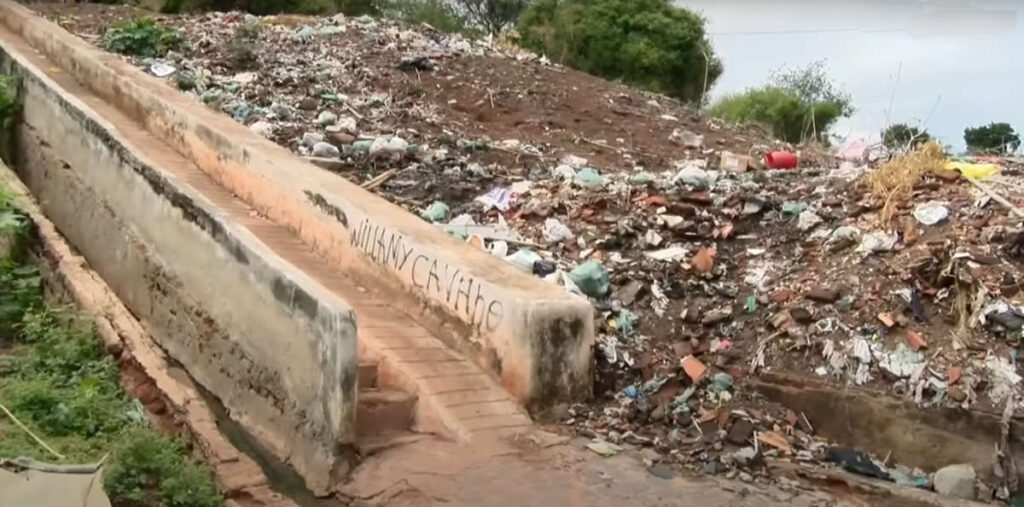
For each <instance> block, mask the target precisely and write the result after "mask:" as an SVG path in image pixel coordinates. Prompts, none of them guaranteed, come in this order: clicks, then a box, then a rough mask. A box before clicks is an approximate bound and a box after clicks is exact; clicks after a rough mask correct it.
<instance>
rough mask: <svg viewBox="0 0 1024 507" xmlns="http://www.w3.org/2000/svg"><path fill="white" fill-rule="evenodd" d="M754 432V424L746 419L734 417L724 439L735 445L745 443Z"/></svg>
mask: <svg viewBox="0 0 1024 507" xmlns="http://www.w3.org/2000/svg"><path fill="white" fill-rule="evenodd" d="M753 434H754V425H753V423H751V422H750V421H748V420H746V419H736V422H734V423H732V427H731V428H729V433H728V434H727V435H726V436H725V439H726V440H728V441H729V442H730V443H733V444H736V445H747V442H748V441H749V440H750V437H751V436H752V435H753Z"/></svg>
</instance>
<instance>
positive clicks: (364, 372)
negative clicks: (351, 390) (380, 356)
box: [359, 361, 379, 391]
mask: <svg viewBox="0 0 1024 507" xmlns="http://www.w3.org/2000/svg"><path fill="white" fill-rule="evenodd" d="M378 366H379V363H377V361H360V362H359V390H360V391H362V390H364V389H373V388H375V387H377V367H378Z"/></svg>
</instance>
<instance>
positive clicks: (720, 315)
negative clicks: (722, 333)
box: [700, 308, 732, 326]
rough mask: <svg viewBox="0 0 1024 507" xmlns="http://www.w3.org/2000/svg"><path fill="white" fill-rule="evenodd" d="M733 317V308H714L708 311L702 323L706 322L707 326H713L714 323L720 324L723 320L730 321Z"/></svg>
mask: <svg viewBox="0 0 1024 507" xmlns="http://www.w3.org/2000/svg"><path fill="white" fill-rule="evenodd" d="M731 318H732V310H731V309H728V308H725V309H719V310H712V311H710V312H708V313H707V314H706V315H704V318H703V319H701V321H700V322H701V324H704V325H705V326H713V325H715V324H719V323H721V322H726V321H728V320H729V319H731Z"/></svg>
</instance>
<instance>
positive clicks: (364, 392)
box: [356, 361, 429, 458]
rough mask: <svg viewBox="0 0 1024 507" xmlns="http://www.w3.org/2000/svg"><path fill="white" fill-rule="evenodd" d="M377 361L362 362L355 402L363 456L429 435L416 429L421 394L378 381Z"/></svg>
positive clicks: (360, 448) (357, 430) (360, 449)
mask: <svg viewBox="0 0 1024 507" xmlns="http://www.w3.org/2000/svg"><path fill="white" fill-rule="evenodd" d="M379 366H380V364H379V363H378V362H376V361H363V362H360V363H359V393H358V398H357V399H358V401H357V404H356V451H357V452H358V453H359V454H360V455H361V456H362V457H364V458H365V457H367V456H369V455H372V454H375V453H377V452H380V451H382V450H384V449H387V448H389V447H393V446H396V445H401V444H405V443H411V442H414V441H417V440H419V439H421V438H426V437H428V436H429V435H428V434H425V433H413V432H412V431H411V430H412V427H413V424H414V423H415V419H416V402H417V401H418V398H419V397H418V396H416V395H415V394H410V393H408V392H406V391H402V390H399V389H389V388H387V387H382V386H380V385H378V379H379V378H380V377H379V375H378V368H379Z"/></svg>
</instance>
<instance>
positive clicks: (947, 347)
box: [61, 13, 1024, 500]
mask: <svg viewBox="0 0 1024 507" xmlns="http://www.w3.org/2000/svg"><path fill="white" fill-rule="evenodd" d="M250 18H251V17H249V16H245V15H242V14H239V13H223V14H222V13H212V14H202V15H195V16H189V17H174V18H169V19H166V20H164V22H165V23H166V24H168V25H170V26H174V27H176V28H178V29H179V30H181V31H182V33H183V35H184V37H185V40H186V41H187V47H186V48H184V49H183V50H182V51H181V52H180V53H172V54H169V55H167V56H166V57H165V58H164V59H163V60H162V61H160V62H157V63H160V64H162V65H164V66H170V67H173V68H174V69H176V71H175V72H173V73H170V74H166V68H165V67H159V68H160V69H161V74H164V76H163V77H162V79H165V80H166V81H167V82H168V84H169V86H176V87H178V88H179V89H181V90H182V91H184V93H186V94H189V95H190V96H192V97H193V98H194V99H195V100H199V101H202V102H204V103H206V104H208V105H209V106H210V107H211V108H216V109H219V110H221V111H223V112H224V113H225V114H228V115H230V116H232V117H234V118H235V119H236V120H237V121H239V122H242V123H244V124H246V125H248V126H249V127H250V128H251V129H252V130H253V131H254V132H256V133H257V134H259V135H261V136H264V137H267V138H269V139H272V140H273V141H275V142H277V143H278V144H281V145H282V146H285V147H287V148H289V149H291V150H293V151H294V152H295V153H297V154H298V155H300V156H310V157H318V158H326V159H332V160H334V161H336V166H335V167H333V168H332V169H331V170H332V171H335V172H338V173H339V174H341V175H342V176H344V177H346V178H350V179H352V180H353V181H356V182H358V183H365V182H369V181H371V180H374V178H376V177H380V176H381V175H383V174H385V173H387V172H388V171H393V172H392V174H391V175H390V176H387V177H386V178H385V179H383V180H382V181H380V182H377V184H376V185H374V187H373V188H374V191H375V192H377V193H379V194H380V195H381V196H383V197H385V198H387V199H389V200H391V201H393V202H395V203H397V204H399V205H401V206H403V207H405V208H407V209H409V210H410V211H411V212H413V213H415V214H417V215H421V216H422V217H423V218H424V219H425V220H428V221H430V222H434V223H437V224H438V226H439V227H444V228H445V229H446V230H448V231H449V232H451V233H452V234H453V235H455V236H456V237H460V238H462V239H465V240H466V241H468V242H470V243H473V244H475V245H478V246H480V248H483V249H486V250H488V251H490V252H492V253H494V254H495V255H498V256H501V257H502V258H505V259H506V260H508V261H509V262H511V263H513V264H515V265H516V266H518V267H520V268H521V269H523V270H524V271H527V272H530V273H533V274H535V275H536V276H538V277H542V278H544V279H545V280H548V281H550V282H551V283H556V284H559V285H562V286H564V287H565V288H566V290H569V291H573V292H576V293H578V294H580V295H581V297H588V298H590V300H591V301H592V303H593V305H594V307H595V308H596V309H597V310H598V312H597V315H598V317H597V318H598V322H597V323H596V324H597V326H596V329H597V330H598V333H599V334H598V337H597V342H598V346H597V348H598V359H597V361H598V364H597V371H598V374H597V378H596V383H595V399H594V400H593V401H592V402H589V403H581V404H578V405H574V406H572V407H565V409H564V411H563V413H561V414H560V416H561V417H560V418H559V421H558V422H559V423H560V424H561V425H562V426H563V427H564V428H566V429H567V430H571V431H572V432H574V433H575V434H577V435H582V436H585V437H588V438H592V439H593V443H592V444H591V445H590V447H589V448H590V449H591V450H592V451H593V452H595V453H598V454H600V455H602V456H606V455H613V454H615V453H617V452H619V450H621V448H622V446H635V447H640V448H644V449H650V450H652V453H653V456H652V459H651V461H652V463H654V462H658V463H663V464H678V465H680V466H682V467H684V468H689V469H691V470H694V471H698V472H703V473H706V474H724V475H726V476H728V477H737V476H741V474H742V477H743V478H749V479H750V480H751V481H755V482H761V481H768V480H770V479H769V477H768V473H767V471H766V469H765V467H764V466H763V460H764V459H765V458H772V459H784V460H789V461H794V462H797V463H801V464H828V463H832V464H834V465H835V466H837V467H841V468H844V469H846V470H849V471H852V472H854V473H860V474H862V475H869V476H875V477H879V478H884V479H886V480H893V481H896V482H898V483H901V484H908V485H911V486H913V487H922V488H926V489H927V488H932V487H933V486H932V481H930V480H929V478H928V476H927V474H925V473H924V472H923V471H921V470H914V469H911V468H907V467H902V466H899V465H896V464H893V463H884V462H883V461H880V460H878V459H877V458H878V457H872V456H868V455H866V454H864V453H861V452H859V451H856V450H852V449H842V448H839V447H836V446H835V444H836V443H835V442H830V441H829V440H828V439H826V438H825V437H823V436H820V435H817V434H816V433H815V428H814V426H813V425H812V424H811V423H810V421H809V419H808V416H807V414H802V413H795V412H793V411H790V410H788V409H786V408H785V407H782V406H780V405H778V404H776V403H772V402H770V401H769V400H766V399H765V398H764V397H762V396H760V395H759V394H757V393H755V392H753V391H751V390H748V389H746V388H745V380H746V379H748V378H751V377H756V376H758V375H760V374H762V373H766V372H770V373H775V374H783V375H794V376H798V377H799V376H803V377H812V378H818V379H822V380H828V381H830V382H833V383H834V384H835V385H837V386H844V385H853V386H859V387H863V388H867V389H873V390H875V391H878V392H882V393H886V394H888V395H890V396H893V397H896V398H901V399H906V400H908V401H911V402H913V403H916V404H918V405H919V406H921V407H959V408H961V409H964V410H989V411H995V412H1002V409H1003V406H1004V405H1005V404H1006V403H1007V401H1008V400H1013V399H1014V398H1017V399H1019V398H1020V396H1021V395H1022V394H1024V393H1022V386H1021V377H1020V375H1019V368H1018V365H1017V360H1018V354H1017V350H1018V346H1019V344H1020V342H1021V338H1022V336H1024V334H1022V333H1024V294H1022V293H1021V290H1020V289H1021V283H1022V281H1024V272H1022V271H1021V268H1020V266H1021V264H1020V260H1021V259H1022V258H1024V231H1022V229H1021V227H1020V219H1018V218H1015V217H1014V216H1013V215H1012V213H1010V212H1009V211H1008V210H1007V209H1006V208H1005V207H1002V206H1001V205H1000V204H998V203H997V202H995V201H994V200H993V199H992V198H991V197H989V196H988V195H986V194H985V193H984V192H982V191H979V190H978V189H977V188H975V186H974V185H972V184H969V183H968V182H966V181H965V180H964V179H963V178H962V177H961V176H959V175H958V174H956V173H953V174H949V173H930V174H926V175H925V176H923V177H922V178H921V179H920V181H918V182H916V183H915V184H914V185H913V188H912V191H911V193H910V195H909V198H908V199H907V200H906V201H905V202H901V203H899V204H898V205H897V206H896V207H895V210H894V212H893V215H892V218H891V219H890V220H889V221H888V222H885V221H883V220H882V219H881V214H882V213H881V212H882V208H883V206H884V204H885V203H884V202H882V200H880V199H879V198H878V197H877V196H876V195H875V194H873V193H872V192H871V190H870V188H869V187H868V185H867V184H866V183H865V181H866V178H867V177H868V175H870V174H872V173H873V172H875V171H877V170H878V166H877V164H874V163H873V164H872V165H870V166H856V167H854V166H851V165H850V164H849V163H848V162H844V163H840V161H839V160H838V159H833V158H832V157H830V156H828V155H827V154H826V153H818V152H814V151H810V150H805V151H804V152H801V153H800V155H801V162H800V167H799V168H797V169H792V170H766V169H763V168H761V167H759V164H758V161H759V160H760V159H761V157H762V154H763V153H765V152H768V151H774V150H777V149H781V148H786V147H785V146H782V145H781V144H780V143H777V142H774V141H771V140H770V139H767V137H766V136H764V135H763V134H761V133H760V132H759V131H745V130H739V129H735V128H733V127H728V126H723V125H719V124H716V123H715V122H714V121H713V120H710V119H706V118H702V117H700V116H699V115H695V114H694V113H693V112H692V111H689V110H688V109H686V108H685V107H684V106H682V105H679V104H675V103H673V102H671V101H669V100H667V99H665V98H663V97H656V96H652V95H649V94H641V93H639V92H633V91H629V92H627V91H625V90H626V89H625V88H622V87H618V86H617V85H611V84H606V83H602V84H600V85H596V84H593V82H595V81H597V80H593V79H589V78H588V79H589V80H583V81H581V79H582V78H580V77H579V76H578V75H577V74H568V76H569V78H568V79H569V80H570V81H571V83H573V84H572V86H577V87H581V88H582V87H596V88H587V89H588V90H598V92H600V93H601V95H599V96H595V97H593V102H594V103H595V104H594V105H593V106H592V107H593V110H590V111H586V112H584V113H579V114H577V113H572V114H569V115H567V116H557V115H552V116H548V117H545V118H541V117H520V118H519V119H518V120H516V121H518V122H519V124H518V126H516V127H514V128H511V127H509V126H508V125H506V124H499V123H494V122H493V121H492V120H491V118H492V117H494V116H495V115H518V114H519V113H518V112H517V111H518V109H524V108H526V106H524V105H523V104H527V103H529V104H533V105H532V107H534V109H529V110H530V111H536V110H540V109H545V108H548V107H549V103H548V102H545V101H549V100H568V99H566V98H565V96H560V97H554V98H552V97H551V96H548V95H544V93H547V92H542V91H539V90H538V89H537V87H535V86H531V85H530V84H529V83H524V82H523V81H519V80H515V79H511V78H509V79H508V81H509V83H510V84H509V85H508V86H506V87H505V88H498V87H497V85H496V81H488V79H487V77H486V75H488V74H492V73H494V70H493V69H494V68H496V66H497V65H498V63H500V62H503V61H504V62H509V64H508V65H511V66H512V68H514V69H517V71H518V72H520V73H522V74H530V73H534V74H536V75H540V73H541V72H552V73H566V72H569V71H566V70H564V69H560V68H558V67H557V66H552V65H550V64H549V63H548V62H546V60H545V59H543V58H541V57H539V56H538V55H534V54H531V53H529V52H525V51H523V50H520V49H518V48H516V47H515V46H514V45H511V44H508V43H506V42H505V41H500V40H497V39H482V40H468V39H465V38H463V37H461V36H457V35H445V34H439V33H436V32H433V31H431V30H429V29H427V28H410V27H407V26H404V25H401V24H398V23H395V22H392V21H386V20H379V19H371V18H346V17H344V16H335V17H325V18H303V17H297V16H293V17H285V16H280V17H276V18H275V17H268V18H263V19H261V20H260V21H261V23H262V30H261V32H260V35H259V40H258V43H259V45H260V47H261V48H262V50H261V51H259V55H260V62H259V65H258V66H257V67H256V68H255V69H252V70H246V71H245V75H240V73H241V72H242V71H243V69H236V68H233V67H232V66H231V62H230V61H229V59H228V57H227V55H226V54H225V53H224V51H225V49H224V48H225V47H226V44H225V41H227V40H229V39H230V38H231V37H232V34H233V32H234V30H235V29H236V28H237V27H238V26H239V25H240V24H242V23H244V22H246V20H247V19H250ZM61 22H62V23H64V24H65V26H67V27H68V28H69V29H70V30H72V31H76V32H77V33H79V34H80V35H82V36H83V37H87V38H89V39H91V40H94V41H95V40H97V39H98V35H100V34H101V33H102V31H101V30H102V27H103V26H105V25H104V24H103V23H102V22H99V21H96V20H87V19H79V20H76V19H75V18H74V17H73V16H72V17H67V16H65V17H62V19H61ZM134 63H136V64H137V65H139V66H140V67H141V68H152V64H153V62H149V63H148V64H147V63H146V62H144V61H142V60H138V61H135V62H134ZM147 65H148V67H147ZM151 73H152V71H151ZM456 78H458V79H456ZM505 78H507V76H505ZM495 79H503V77H502V76H498V77H496V78H495ZM538 79H539V78H538ZM396 80H401V82H397V81H396ZM453 80H454V81H461V82H459V83H457V84H454V85H452V84H451V83H452V82H453ZM546 83H547V84H541V86H549V85H550V82H546ZM565 86H568V85H565ZM438 90H441V91H440V92H439V91H438ZM538 94H540V95H538ZM534 96H535V97H536V98H533V99H531V97H534ZM531 100H533V101H534V102H530V101H531ZM510 104H513V105H510ZM609 111H610V112H609ZM606 113H607V116H601V117H603V118H620V119H621V122H622V123H623V125H618V124H615V121H614V120H609V121H608V122H607V125H606V127H607V129H608V130H607V131H601V132H618V134H619V135H621V136H627V135H628V132H627V131H626V130H627V129H629V130H632V131H634V132H635V133H636V135H637V137H645V138H646V139H643V140H641V139H636V140H632V139H630V140H627V139H625V138H618V139H616V138H612V137H610V136H605V137H606V138H605V139H601V138H598V137H597V136H598V135H600V134H601V132H597V133H595V131H594V130H593V129H592V128H591V127H589V126H587V125H586V122H588V121H590V120H588V119H586V117H585V116H583V115H584V114H591V115H598V116H600V115H605V114H606ZM520 116H521V115H520ZM578 118H582V119H581V120H580V119H578ZM681 119H682V120H681ZM596 123H601V122H599V121H598V122H596ZM645 130H646V131H650V132H654V131H657V132H659V135H658V136H651V135H648V133H647V132H645ZM999 163H1000V165H1001V166H1002V171H1001V172H1000V175H999V176H997V178H1000V179H999V180H998V182H999V184H998V189H999V191H1000V192H1002V193H1003V194H1004V197H1007V198H1010V199H1011V200H1013V199H1014V197H1013V196H1015V195H1016V196H1019V197H1024V164H1021V163H1020V162H1019V161H1016V160H1001V161H999ZM993 181H995V180H993ZM982 183H983V184H984V182H982ZM989 184H993V182H989ZM993 186H996V185H993ZM1018 202H1020V199H1018ZM1018 413H1019V412H1018ZM997 437H998V435H993V441H994V440H995V439H996V438H997ZM940 465H941V464H940ZM953 468H954V467H947V468H944V469H942V470H939V472H938V473H936V474H935V476H934V489H935V490H936V491H938V492H939V493H942V494H946V495H950V496H955V497H958V498H975V487H974V485H975V480H976V479H977V480H981V479H978V478H975V476H974V470H973V469H971V473H970V474H969V475H970V478H968V477H967V475H968V474H966V472H964V473H961V472H962V470H960V469H959V468H957V469H955V470H954V469H953ZM968 483H969V484H968ZM989 490H991V488H989ZM983 500H991V498H983Z"/></svg>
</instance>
